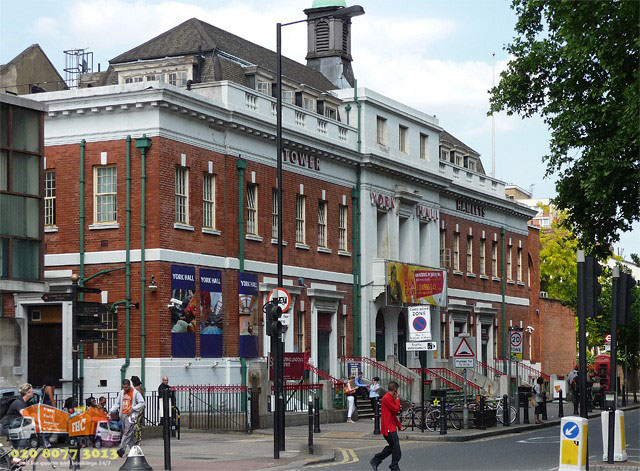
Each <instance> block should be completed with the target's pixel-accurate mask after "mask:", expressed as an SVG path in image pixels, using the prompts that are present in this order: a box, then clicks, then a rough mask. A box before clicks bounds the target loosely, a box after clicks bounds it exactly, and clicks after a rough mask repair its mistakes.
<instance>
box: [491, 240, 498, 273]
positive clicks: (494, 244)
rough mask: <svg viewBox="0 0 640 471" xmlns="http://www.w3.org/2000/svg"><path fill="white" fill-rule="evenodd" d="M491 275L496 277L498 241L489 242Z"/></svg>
mask: <svg viewBox="0 0 640 471" xmlns="http://www.w3.org/2000/svg"><path fill="white" fill-rule="evenodd" d="M491 276H493V277H494V278H497V277H498V243H497V242H496V241H495V240H494V241H493V242H491Z"/></svg>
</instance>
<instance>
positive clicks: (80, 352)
mask: <svg viewBox="0 0 640 471" xmlns="http://www.w3.org/2000/svg"><path fill="white" fill-rule="evenodd" d="M86 145H87V141H85V140H84V139H82V140H81V141H80V279H79V280H78V286H84V156H85V148H86ZM79 297H80V301H84V293H82V292H81V293H80V296H79ZM72 348H73V347H72ZM78 358H79V363H80V367H79V368H78V382H79V384H82V383H83V382H84V345H82V344H80V345H79V346H78ZM80 389H83V388H82V387H80ZM79 402H82V397H80V399H79Z"/></svg>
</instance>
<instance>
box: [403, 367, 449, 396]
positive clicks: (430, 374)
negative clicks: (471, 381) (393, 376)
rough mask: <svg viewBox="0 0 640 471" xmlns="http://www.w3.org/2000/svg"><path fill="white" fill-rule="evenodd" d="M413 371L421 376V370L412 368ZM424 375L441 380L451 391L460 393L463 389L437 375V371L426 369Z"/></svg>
mask: <svg viewBox="0 0 640 471" xmlns="http://www.w3.org/2000/svg"><path fill="white" fill-rule="evenodd" d="M411 371H415V372H416V373H417V374H420V373H421V371H420V368H411ZM424 374H425V375H427V376H429V377H431V378H432V379H437V380H439V381H440V382H441V383H443V384H444V385H446V386H449V387H450V388H451V389H455V390H456V391H460V390H461V389H462V388H461V387H460V386H458V385H457V384H456V383H453V382H451V381H449V380H448V379H447V378H445V377H444V376H442V375H439V374H438V373H436V372H435V371H431V370H430V369H429V368H425V369H424Z"/></svg>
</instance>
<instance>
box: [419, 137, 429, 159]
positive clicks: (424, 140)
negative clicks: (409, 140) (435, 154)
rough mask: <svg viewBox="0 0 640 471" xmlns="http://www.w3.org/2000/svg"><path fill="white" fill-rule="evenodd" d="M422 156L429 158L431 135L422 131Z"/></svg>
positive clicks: (422, 157)
mask: <svg viewBox="0 0 640 471" xmlns="http://www.w3.org/2000/svg"><path fill="white" fill-rule="evenodd" d="M420 158H421V159H422V160H429V136H427V135H426V134H422V133H420Z"/></svg>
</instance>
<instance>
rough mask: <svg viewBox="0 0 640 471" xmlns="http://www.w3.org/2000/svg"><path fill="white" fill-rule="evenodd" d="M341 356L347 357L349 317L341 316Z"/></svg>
mask: <svg viewBox="0 0 640 471" xmlns="http://www.w3.org/2000/svg"><path fill="white" fill-rule="evenodd" d="M340 324H341V325H340V356H341V357H346V356H347V316H340Z"/></svg>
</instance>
